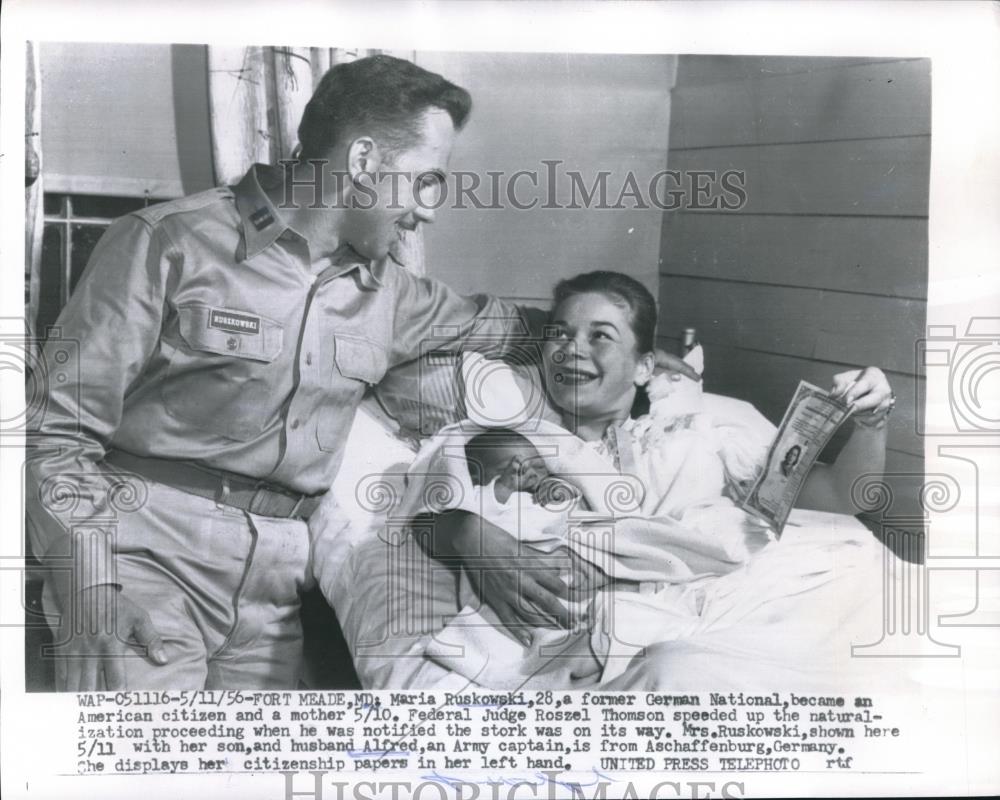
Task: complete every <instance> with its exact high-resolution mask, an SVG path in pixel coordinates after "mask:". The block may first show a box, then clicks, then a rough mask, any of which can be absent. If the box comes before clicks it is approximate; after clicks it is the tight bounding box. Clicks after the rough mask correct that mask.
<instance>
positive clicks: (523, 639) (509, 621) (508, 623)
mask: <svg viewBox="0 0 1000 800" xmlns="http://www.w3.org/2000/svg"><path fill="white" fill-rule="evenodd" d="M491 608H492V609H493V611H494V613H495V614H496V615H497V619H499V620H500V622H501V623H502V624H503V627H504V630H506V631H507V632H508V633H509V634H510V635H511V636H513V637H514V638H515V639H517V641H519V642H520V643H521V644H523V645H524V646H525V647H527V646H528V645H530V644H531V633H530V632H529V631H528V630H527V628H525V627H524V624H523V623H522V622H521V619H520V617H519V616H518V615H517V612H516V611H515V610H514V609H513V608H512V607H511V606H510V605H509V604H508V603H506V602H504V601H502V600H499V601H498V602H496V603H495V604H491Z"/></svg>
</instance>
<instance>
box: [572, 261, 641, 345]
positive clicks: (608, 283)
mask: <svg viewBox="0 0 1000 800" xmlns="http://www.w3.org/2000/svg"><path fill="white" fill-rule="evenodd" d="M592 293H593V294H603V295H605V296H606V297H607V298H608V299H609V300H611V302H613V303H615V304H616V305H625V306H628V309H629V324H630V325H631V326H632V333H634V334H635V342H636V347H637V348H638V350H639V352H640V353H650V352H652V351H653V349H654V348H655V347H656V345H655V342H656V301H655V300H654V299H653V295H651V294H650V293H649V289H647V288H646V287H645V286H643V285H642V284H641V283H639V281H637V280H636V279H635V278H632V277H630V276H628V275H624V274H622V273H621V272H611V271H609V270H597V271H595V272H585V273H583V274H582V275H576V276H574V277H572V278H567V279H566V280H563V281H559V283H557V284H556V288H555V290H554V291H553V293H552V294H553V297H552V308H553V310H555V309H556V308H557V307H558V306H560V305H562V303H564V302H565V301H566V300H568V299H569V298H571V297H573V296H574V295H578V294H592Z"/></svg>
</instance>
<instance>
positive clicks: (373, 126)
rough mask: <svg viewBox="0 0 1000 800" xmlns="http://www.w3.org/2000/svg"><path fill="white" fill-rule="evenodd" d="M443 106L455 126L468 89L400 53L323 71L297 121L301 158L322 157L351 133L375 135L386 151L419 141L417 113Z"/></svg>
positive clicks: (465, 111) (464, 110) (465, 112)
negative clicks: (397, 56) (394, 56)
mask: <svg viewBox="0 0 1000 800" xmlns="http://www.w3.org/2000/svg"><path fill="white" fill-rule="evenodd" d="M429 108H440V109H442V110H443V111H447V112H448V115H449V116H450V117H451V121H452V123H453V124H454V125H455V129H456V130H458V129H460V128H461V127H462V126H463V125H464V124H465V121H466V119H467V118H468V116H469V111H470V110H471V109H472V98H471V97H470V96H469V93H468V92H467V91H465V89H463V88H461V87H460V86H456V85H455V84H453V83H451V81H448V80H445V79H444V78H442V77H441V76H440V75H438V74H436V73H434V72H430V71H428V70H426V69H423V68H422V67H418V66H417V65H416V64H414V63H412V62H410V61H406V60H405V59H402V58H393V57H392V56H387V55H377V56H370V57H368V58H361V59H358V60H357V61H350V62H347V63H344V64H338V65H337V66H335V67H332V68H331V69H329V70H328V71H327V73H326V74H325V75H324V76H323V79H322V80H321V81H320V83H319V86H318V87H317V89H316V91H315V92H314V93H313V96H312V99H310V100H309V103H308V105H306V108H305V112H304V113H303V114H302V121H301V122H300V123H299V142H300V143H301V146H302V149H301V151H300V153H299V159H300V160H303V161H304V160H306V159H310V158H313V159H316V158H322V157H323V155H324V154H326V153H327V152H329V150H330V148H331V147H333V146H334V145H336V144H338V143H339V142H340V141H341V140H342V139H344V138H346V137H347V136H351V135H361V134H368V135H370V136H375V137H378V138H379V139H380V140H381V141H380V142H379V144H380V145H381V146H382V147H383V148H384V149H385V150H386V151H387V152H389V153H393V152H396V151H399V150H405V149H406V148H408V147H413V146H414V145H415V144H416V143H418V142H419V140H420V133H421V130H422V128H421V125H422V121H421V115H422V114H423V112H425V111H427V110H428V109H429Z"/></svg>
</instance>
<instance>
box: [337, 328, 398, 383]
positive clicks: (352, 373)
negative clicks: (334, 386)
mask: <svg viewBox="0 0 1000 800" xmlns="http://www.w3.org/2000/svg"><path fill="white" fill-rule="evenodd" d="M333 348H334V350H333V353H334V355H333V358H334V361H335V362H336V364H337V369H338V370H339V371H340V374H341V375H343V376H344V377H345V378H353V379H354V380H358V381H364V382H365V383H370V384H376V383H378V382H379V381H380V380H382V377H383V376H384V375H385V372H386V369H387V368H388V365H389V357H388V355H387V354H386V352H385V348H384V347H382V346H381V345H379V344H376V343H375V342H373V341H370V340H369V339H362V338H360V337H357V336H345V335H344V334H342V333H338V334H336V335H335V336H334V337H333Z"/></svg>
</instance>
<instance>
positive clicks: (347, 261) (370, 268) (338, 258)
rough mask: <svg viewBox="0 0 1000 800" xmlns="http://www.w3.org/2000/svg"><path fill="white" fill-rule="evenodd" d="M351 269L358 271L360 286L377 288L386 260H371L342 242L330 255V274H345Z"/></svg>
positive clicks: (380, 282) (383, 273) (382, 277)
mask: <svg viewBox="0 0 1000 800" xmlns="http://www.w3.org/2000/svg"><path fill="white" fill-rule="evenodd" d="M353 269H356V270H357V271H358V277H359V278H360V280H361V285H362V286H364V287H365V288H366V289H377V288H379V287H380V286H381V285H382V281H383V279H384V277H385V270H386V260H385V259H380V260H379V261H372V260H370V259H367V258H365V257H364V256H362V255H361V254H359V253H358V252H356V251H355V249H354V248H353V247H351V246H350V245H349V244H346V243H345V244H342V245H341V246H340V247H338V248H337V249H336V250H335V251H334V253H333V255H332V256H330V270H331V272H330V276H331V277H336V276H338V275H346V274H347V273H348V272H350V271H351V270H353Z"/></svg>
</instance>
